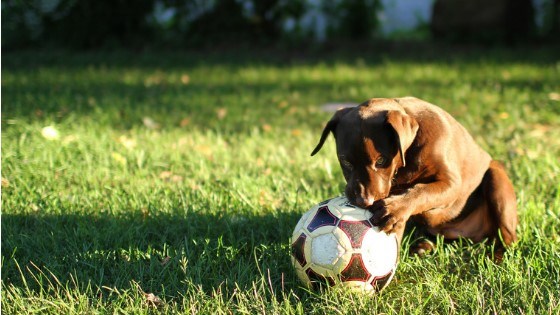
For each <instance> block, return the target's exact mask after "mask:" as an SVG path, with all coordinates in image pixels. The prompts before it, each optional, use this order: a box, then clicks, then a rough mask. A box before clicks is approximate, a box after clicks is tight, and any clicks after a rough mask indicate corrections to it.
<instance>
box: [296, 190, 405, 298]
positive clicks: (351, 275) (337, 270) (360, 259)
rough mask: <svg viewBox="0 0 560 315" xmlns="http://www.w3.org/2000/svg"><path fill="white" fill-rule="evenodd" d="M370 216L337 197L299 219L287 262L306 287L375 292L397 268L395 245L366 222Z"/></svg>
mask: <svg viewBox="0 0 560 315" xmlns="http://www.w3.org/2000/svg"><path fill="white" fill-rule="evenodd" d="M370 218H371V212H370V211H368V210H365V209H361V208H358V207H355V206H353V205H351V204H350V203H349V202H348V199H346V197H337V198H333V199H329V200H326V201H323V202H321V203H320V204H318V205H315V206H314V207H313V208H311V210H309V211H307V212H306V213H304V214H303V216H302V217H301V219H300V220H299V222H298V224H297V225H296V228H295V229H294V233H293V234H292V240H291V241H292V245H291V250H292V263H293V265H294V267H295V269H296V273H297V275H298V277H299V278H300V279H301V280H302V281H303V283H304V284H305V285H306V286H307V287H310V288H314V289H317V288H319V287H321V285H323V284H326V285H328V286H343V287H349V288H350V289H352V290H356V291H365V292H376V291H380V290H381V289H383V288H384V287H385V286H387V285H388V284H389V282H390V281H391V279H392V278H393V275H394V274H395V270H396V268H397V259H398V252H399V248H398V242H397V238H396V236H395V235H394V234H390V235H387V234H386V233H384V232H381V231H380V230H379V229H378V228H377V227H376V226H374V225H373V224H371V222H370Z"/></svg>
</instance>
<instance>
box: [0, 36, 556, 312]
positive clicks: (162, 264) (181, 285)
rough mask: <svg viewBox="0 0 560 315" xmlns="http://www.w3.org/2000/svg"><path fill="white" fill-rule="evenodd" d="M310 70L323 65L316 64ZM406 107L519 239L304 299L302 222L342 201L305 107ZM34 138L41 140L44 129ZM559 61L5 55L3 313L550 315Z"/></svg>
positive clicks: (544, 52) (545, 56)
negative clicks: (462, 147) (464, 132)
mask: <svg viewBox="0 0 560 315" xmlns="http://www.w3.org/2000/svg"><path fill="white" fill-rule="evenodd" d="M317 53H322V52H317ZM405 95H414V96H417V97H419V98H422V99H425V100H427V101H429V102H432V103H434V104H437V105H439V106H441V107H443V108H444V109H446V110H447V111H449V112H450V113H451V114H452V115H454V116H455V117H456V118H457V119H458V120H459V121H460V122H462V123H463V124H464V125H465V127H466V128H467V129H468V130H469V131H470V132H471V133H472V134H473V136H474V137H475V138H476V139H477V141H478V142H479V143H480V144H481V145H482V146H483V147H484V148H485V149H486V150H487V151H489V152H490V153H491V154H492V155H493V156H494V158H496V159H499V160H502V161H503V162H504V163H505V164H506V166H507V168H508V171H509V174H510V176H511V178H512V180H513V183H514V185H515V188H516V192H517V198H518V205H519V219H520V225H519V228H518V235H519V238H520V240H519V242H518V243H517V244H516V246H515V248H514V249H513V250H511V251H509V252H508V253H507V254H506V256H505V258H504V261H503V263H502V264H500V265H496V264H494V263H493V262H492V261H491V260H490V259H489V258H488V257H487V254H488V253H490V251H491V249H489V248H488V247H487V246H483V245H480V244H476V245H473V244H469V242H467V241H462V242H456V243H453V244H444V243H443V242H439V243H438V244H437V250H436V252H435V253H433V254H431V255H429V256H427V257H424V258H418V257H413V256H408V255H406V248H407V247H408V246H409V245H410V243H411V242H412V241H413V240H411V239H410V238H407V239H406V240H405V243H404V247H405V250H403V251H402V255H401V258H400V264H399V268H398V270H397V274H396V276H395V279H394V280H393V282H392V283H391V284H390V285H389V286H388V287H387V289H386V290H384V291H383V292H381V293H380V294H378V295H375V296H360V295H353V294H348V293H345V292H339V291H336V290H330V291H328V292H324V293H317V292H309V291H307V290H305V289H303V288H301V287H300V284H299V282H298V280H297V278H296V275H295V273H294V272H293V270H292V267H291V263H290V254H289V245H290V244H289V237H290V235H291V232H292V229H293V227H294V226H295V224H296V222H297V220H298V219H299V216H300V215H301V214H302V213H303V212H304V211H306V210H307V209H308V208H310V207H311V206H312V205H313V204H314V203H317V202H319V201H321V200H324V199H326V198H329V197H332V196H336V195H339V194H340V193H341V192H342V191H343V189H344V183H343V177H342V173H341V171H340V170H339V167H338V163H337V161H336V158H335V150H334V141H333V140H332V138H329V141H328V142H327V144H326V146H325V148H324V149H323V151H321V152H320V153H319V154H318V155H317V156H315V157H313V158H312V157H310V156H309V154H310V152H311V150H312V149H313V148H314V146H315V144H316V143H317V140H318V139H319V135H320V132H321V130H322V127H323V124H324V123H325V122H326V121H327V120H328V119H329V118H330V115H331V114H329V113H325V112H323V111H322V110H321V108H320V106H321V105H322V104H325V103H329V102H361V101H364V100H365V99H367V98H370V97H396V96H405ZM45 127H47V128H45ZM559 157H560V54H558V47H551V48H547V47H544V48H534V49H517V50H509V51H508V50H507V49H494V50H491V51H484V50H477V49H470V50H468V51H467V52H457V51H453V50H445V49H444V50H443V51H439V50H429V51H422V50H420V51H405V52H396V51H387V52H375V51H374V50H372V51H370V52H367V53H363V52H362V53H358V52H356V53H346V54H341V53H329V52H327V54H326V55H325V54H323V58H322V59H319V58H314V57H313V56H312V55H311V54H310V55H306V56H301V55H297V54H293V55H282V54H272V55H269V54H266V53H255V52H250V53H245V54H240V53H236V54H215V53H214V54H204V53H163V54H158V53H142V54H134V53H126V52H121V53H83V54H70V53H31V52H25V53H16V52H12V53H5V54H4V56H3V58H2V216H1V227H2V230H1V232H2V261H1V273H2V275H1V278H2V280H1V289H2V303H1V306H2V311H3V312H4V313H5V314H20V313H36V312H40V313H52V314H66V313H79V314H84V313H119V314H129V313H140V314H142V313H157V312H161V313H174V312H178V313H190V314H222V313H223V314H229V313H247V314H255V313H270V314H276V313H280V314H284V313H286V314H373V313H386V314H489V313H497V314H560V293H559V292H560V183H559V182H560V180H559V178H560V158H559Z"/></svg>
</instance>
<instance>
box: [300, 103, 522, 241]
mask: <svg viewBox="0 0 560 315" xmlns="http://www.w3.org/2000/svg"><path fill="white" fill-rule="evenodd" d="M330 132H332V133H333V135H334V137H335V138H336V149H337V154H338V159H339V162H340V166H341V167H342V171H343V173H344V177H345V179H346V182H347V184H346V196H347V197H348V199H349V200H350V202H351V203H353V204H355V205H357V206H359V207H363V208H368V209H370V210H371V211H372V213H373V216H372V222H373V223H374V224H376V225H379V226H381V227H382V230H384V231H385V232H388V233H390V232H394V233H397V236H398V239H399V242H400V241H401V240H402V236H403V232H404V227H405V223H406V222H407V220H408V219H409V218H415V219H418V220H417V221H418V222H420V223H421V224H422V225H423V226H424V227H425V228H426V230H427V231H428V232H429V233H430V234H432V235H436V234H441V235H443V236H444V237H445V238H450V239H456V238H459V237H463V238H468V239H471V240H473V241H475V242H479V241H482V240H484V239H486V238H489V239H492V240H497V239H498V238H499V236H500V234H501V238H502V241H503V244H504V245H510V244H511V243H512V242H514V241H515V240H516V239H517V236H516V231H515V229H516V226H517V203H516V198H515V193H514V191H513V185H512V184H511V181H510V180H509V178H508V176H507V174H506V172H505V170H504V168H503V167H502V166H501V164H500V163H499V162H497V161H494V160H492V158H491V157H490V155H489V154H488V153H486V152H485V151H484V150H483V149H482V148H481V147H480V146H478V145H477V144H476V143H475V141H474V140H473V138H472V137H471V136H470V135H469V133H468V132H467V131H466V130H465V128H464V127H463V126H461V125H460V124H459V123H458V122H457V121H456V120H455V119H454V118H453V117H451V115H449V114H448V113H447V112H445V111H444V110H442V109H441V108H439V107H437V106H435V105H432V104H430V103H427V102H425V101H422V100H420V99H417V98H414V97H405V98H397V99H380V98H377V99H371V100H369V101H367V102H365V103H363V104H361V105H359V106H357V107H353V108H345V109H341V110H339V111H338V112H336V113H335V114H334V116H333V117H332V119H331V120H330V121H329V122H328V123H327V125H326V127H325V129H324V130H323V134H322V136H321V140H320V141H319V144H318V145H317V147H316V148H315V150H313V153H311V155H315V154H316V153H317V152H318V151H319V150H320V149H321V147H322V146H323V144H324V142H325V139H326V138H327V137H328V135H329V133H330Z"/></svg>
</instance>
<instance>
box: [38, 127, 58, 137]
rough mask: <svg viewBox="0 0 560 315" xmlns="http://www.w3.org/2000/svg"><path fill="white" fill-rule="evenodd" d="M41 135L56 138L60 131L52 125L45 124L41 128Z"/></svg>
mask: <svg viewBox="0 0 560 315" xmlns="http://www.w3.org/2000/svg"><path fill="white" fill-rule="evenodd" d="M41 135H42V136H43V138H45V139H47V140H58V138H60V133H59V132H58V130H57V129H56V128H55V127H53V126H46V127H44V128H43V129H41Z"/></svg>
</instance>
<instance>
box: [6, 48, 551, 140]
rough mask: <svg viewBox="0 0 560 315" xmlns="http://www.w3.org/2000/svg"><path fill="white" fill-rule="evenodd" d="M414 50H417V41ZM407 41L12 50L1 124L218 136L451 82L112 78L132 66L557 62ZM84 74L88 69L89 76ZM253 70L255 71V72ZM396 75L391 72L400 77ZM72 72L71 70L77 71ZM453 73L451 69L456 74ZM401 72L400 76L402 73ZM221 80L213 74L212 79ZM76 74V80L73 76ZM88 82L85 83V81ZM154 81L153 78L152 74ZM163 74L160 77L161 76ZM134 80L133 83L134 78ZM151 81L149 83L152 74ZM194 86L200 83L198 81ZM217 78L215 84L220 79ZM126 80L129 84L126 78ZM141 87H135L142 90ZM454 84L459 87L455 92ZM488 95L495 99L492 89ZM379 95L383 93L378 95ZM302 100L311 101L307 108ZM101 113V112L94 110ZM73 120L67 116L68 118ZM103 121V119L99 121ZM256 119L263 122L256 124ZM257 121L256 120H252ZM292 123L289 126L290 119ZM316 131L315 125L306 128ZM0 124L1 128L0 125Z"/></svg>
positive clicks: (508, 51)
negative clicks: (90, 124)
mask: <svg viewBox="0 0 560 315" xmlns="http://www.w3.org/2000/svg"><path fill="white" fill-rule="evenodd" d="M416 46H418V45H416ZM416 46H414V45H412V48H411V47H409V46H408V45H407V44H406V43H401V44H394V43H393V44H389V43H379V44H376V45H372V46H366V47H365V48H363V49H361V50H360V49H356V50H352V49H351V47H352V46H349V47H346V48H345V49H342V48H334V49H332V50H318V51H314V50H308V51H304V52H302V53H296V52H293V51H292V52H290V51H288V52H281V51H280V52H278V51H274V52H272V53H271V52H270V51H267V50H259V51H239V52H225V53H215V52H213V53H212V52H164V53H150V52H147V53H143V54H135V53H132V52H116V53H107V52H105V53H104V52H100V53H82V54H71V53H57V52H45V53H40V52H39V53H36V52H35V53H31V52H17V53H16V52H12V53H8V54H7V55H6V56H4V59H3V61H4V63H3V70H4V71H5V72H6V73H7V74H9V75H15V76H17V77H19V79H18V80H15V81H10V80H8V81H6V80H3V85H2V92H4V93H3V94H4V95H3V96H4V98H5V102H4V104H5V106H2V114H3V116H4V117H5V118H4V119H24V120H28V121H31V120H45V121H46V122H47V123H52V122H62V121H65V120H66V119H69V118H76V117H82V116H88V115H92V116H93V117H94V118H93V119H96V120H103V121H105V122H106V123H107V124H108V125H110V126H112V127H116V128H120V129H129V128H133V127H135V126H136V125H141V124H142V118H143V117H146V116H148V117H152V118H155V119H156V120H157V121H158V122H160V123H161V125H162V126H164V127H165V126H174V127H177V126H179V125H180V124H181V121H182V119H184V118H185V117H188V118H190V119H189V121H190V125H189V126H190V127H193V128H226V129H227V130H224V131H225V132H236V131H246V130H247V129H250V128H252V126H251V125H253V124H255V123H259V122H260V123H267V124H270V121H268V120H266V118H267V117H274V119H275V120H280V121H279V122H278V124H280V125H286V124H290V123H292V124H293V126H298V125H299V124H301V123H304V122H306V121H307V120H306V119H309V116H310V115H309V113H307V112H302V113H299V114H298V113H291V114H290V115H287V114H286V113H285V112H287V111H289V110H290V108H285V109H283V110H282V109H278V108H276V107H277V106H276V105H277V104H278V102H280V101H281V100H285V99H288V100H289V102H290V105H291V106H294V107H306V106H310V105H311V106H315V107H318V106H319V105H321V104H322V103H325V102H332V101H335V102H338V101H341V102H348V101H352V102H361V101H363V100H365V99H366V98H368V97H373V96H383V97H391V96H395V95H367V96H361V97H359V99H357V97H356V96H354V97H352V96H350V95H347V94H349V93H348V91H347V90H348V89H349V88H350V87H360V88H363V87H365V86H368V85H370V84H376V85H377V86H379V87H378V88H376V90H380V91H385V90H387V89H391V90H394V87H398V86H402V85H403V84H404V85H406V86H408V87H407V88H405V89H404V90H405V91H406V93H405V94H407V95H417V96H419V97H421V98H429V99H428V100H430V99H432V98H434V97H436V98H437V97H440V98H445V97H449V95H448V90H449V88H450V84H451V85H453V84H454V82H448V81H446V80H444V79H442V80H438V79H434V78H433V77H432V78H430V77H427V78H418V79H414V78H408V77H407V76H406V75H404V73H403V75H404V76H403V75H400V74H399V73H397V74H395V75H393V76H392V77H391V76H389V77H383V81H382V82H363V80H361V79H360V78H355V79H350V80H345V81H343V82H340V81H337V80H332V78H330V77H328V75H329V71H328V70H323V71H324V74H323V76H322V77H321V78H318V79H313V80H312V81H309V80H303V79H297V78H296V79H294V78H277V79H271V80H269V81H266V80H265V81H263V80H262V79H256V80H255V82H239V80H237V79H238V78H236V77H235V76H230V77H228V78H229V79H228V80H230V81H227V82H225V83H220V82H222V81H223V80H222V79H219V78H218V79H217V80H218V81H216V77H214V80H211V81H216V82H206V81H205V78H197V80H194V79H193V80H191V81H192V82H189V83H188V84H186V85H185V84H182V83H181V82H175V83H170V82H165V78H164V79H163V80H164V81H163V82H160V83H158V84H155V85H149V84H148V85H146V84H145V82H143V80H142V79H141V80H140V81H142V82H139V83H130V84H124V83H123V79H122V78H121V76H120V74H121V73H122V72H123V71H128V70H131V69H134V70H139V71H141V72H139V73H136V72H134V73H132V74H129V75H133V76H134V75H136V76H143V77H145V78H144V79H150V78H149V77H150V76H153V75H154V72H158V71H160V72H162V73H166V72H174V73H177V71H179V72H180V71H184V72H185V73H189V71H190V70H192V69H195V68H202V69H204V67H208V68H212V67H219V68H220V69H222V70H223V71H224V73H222V75H225V74H227V75H230V74H231V73H237V72H238V71H240V70H242V69H244V68H247V67H258V66H265V67H274V68H278V69H283V68H287V67H297V66H317V65H325V66H327V67H328V66H331V65H334V64H342V65H349V66H351V67H353V68H356V69H360V68H362V67H370V66H376V65H380V64H385V63H393V64H403V66H402V67H403V69H401V70H404V69H406V68H407V67H406V66H405V65H406V64H407V63H411V64H410V67H414V65H420V64H423V63H435V64H440V65H444V66H445V65H448V64H450V65H457V64H460V65H461V69H462V68H463V67H469V66H471V67H474V68H476V67H478V66H480V62H481V61H483V62H484V63H485V64H491V65H497V66H501V67H504V66H507V65H508V64H515V63H519V62H521V63H530V64H534V65H540V66H543V65H554V63H556V62H558V56H557V54H556V52H557V49H556V48H557V47H555V46H543V47H518V48H515V49H513V48H510V47H507V48H506V47H502V48H495V49H482V48H480V47H467V49H465V47H454V46H441V45H435V44H434V45H431V44H428V45H426V44H422V45H420V48H419V49H415V48H414V47H416ZM44 69H50V70H53V71H55V74H54V77H52V78H50V80H49V77H48V75H47V77H45V78H44V79H43V81H38V80H37V79H36V78H37V77H36V76H37V73H40V72H41V70H44ZM88 69H89V70H92V71H93V72H92V73H89V72H88V71H89V70H88ZM256 70H258V68H256ZM401 70H399V71H401ZM76 71H78V72H76ZM458 71H460V70H458ZM405 73H406V71H405ZM213 75H214V76H218V77H219V76H220V74H213ZM80 76H85V77H84V78H83V79H80V78H81V77H80ZM92 76H93V77H92ZM155 76H156V77H157V75H155ZM161 76H164V77H165V75H164V74H161ZM136 79H137V78H136ZM156 79H157V78H156ZM201 80H202V81H201ZM221 80H222V81H221ZM133 81H134V80H133ZM498 81H499V79H496V78H460V81H459V82H457V83H458V84H459V85H464V84H469V86H470V88H471V89H472V90H480V89H483V88H485V87H488V88H489V89H492V88H493V87H494V85H495V84H496V82H498ZM142 83H144V84H142ZM546 84H549V85H554V84H555V83H554V82H550V80H548V81H547V80H546V79H545V78H542V79H540V80H539V79H535V78H528V79H527V80H523V79H518V78H513V79H511V80H509V81H508V82H507V84H506V85H507V87H508V88H514V89H518V90H527V89H529V90H531V91H533V92H535V93H539V94H542V93H543V92H549V91H545V90H543V88H544V86H545V85H546ZM459 88H460V87H459ZM494 92H495V93H499V92H496V91H494ZM294 93H296V94H299V95H305V97H304V98H300V99H296V100H290V99H289V98H290V95H292V94H294ZM385 93H386V92H385ZM310 102H317V103H316V104H310ZM220 108H228V110H229V111H230V113H229V114H228V118H229V119H230V121H228V122H227V123H224V121H221V120H220V119H217V118H216V111H217V110H219V109H220ZM100 113H102V114H100ZM72 115H73V116H72ZM101 116H102V117H101ZM263 117H264V118H263ZM263 119H265V121H264V122H262V121H261V120H263ZM291 121H294V122H291ZM314 123H316V124H318V125H322V120H317V122H314ZM2 125H3V126H2V127H3V128H10V126H9V125H6V124H4V123H3V124H2Z"/></svg>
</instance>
